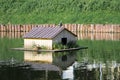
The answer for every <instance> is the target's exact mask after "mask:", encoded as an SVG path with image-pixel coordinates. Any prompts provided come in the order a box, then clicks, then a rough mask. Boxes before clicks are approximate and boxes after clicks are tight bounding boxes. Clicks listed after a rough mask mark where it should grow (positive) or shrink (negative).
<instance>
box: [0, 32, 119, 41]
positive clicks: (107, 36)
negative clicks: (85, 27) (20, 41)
mask: <svg viewBox="0 0 120 80" xmlns="http://www.w3.org/2000/svg"><path fill="white" fill-rule="evenodd" d="M26 33H27V32H0V37H1V38H3V37H8V38H21V37H22V36H23V35H24V34H26ZM76 33H77V36H78V39H89V40H120V33H90V32H86V33H81V32H76Z"/></svg>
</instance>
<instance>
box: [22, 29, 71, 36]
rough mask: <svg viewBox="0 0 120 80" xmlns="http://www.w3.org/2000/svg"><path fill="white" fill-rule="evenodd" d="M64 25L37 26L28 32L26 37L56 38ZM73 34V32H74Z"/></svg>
mask: <svg viewBox="0 0 120 80" xmlns="http://www.w3.org/2000/svg"><path fill="white" fill-rule="evenodd" d="M64 29H65V28H64V27H35V28H33V29H32V30H31V31H30V32H28V33H26V34H25V35H24V36H23V37H24V38H54V37H55V36H56V35H57V34H59V33H60V32H61V31H62V30H64ZM72 34H73V33H72Z"/></svg>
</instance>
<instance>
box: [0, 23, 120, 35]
mask: <svg viewBox="0 0 120 80" xmlns="http://www.w3.org/2000/svg"><path fill="white" fill-rule="evenodd" d="M40 26H43V27H55V26H57V25H55V24H29V25H12V24H9V25H0V32H28V31H30V30H31V29H32V28H33V27H40ZM63 27H65V28H67V29H68V30H70V31H72V32H74V33H75V34H77V32H102V33H103V32H105V33H109V32H114V33H118V32H120V25H119V24H105V25H104V24H63Z"/></svg>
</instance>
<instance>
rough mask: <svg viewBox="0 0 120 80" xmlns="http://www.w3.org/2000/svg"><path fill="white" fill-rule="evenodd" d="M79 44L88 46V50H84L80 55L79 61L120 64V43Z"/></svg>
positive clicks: (84, 42) (101, 41) (97, 42)
mask: <svg viewBox="0 0 120 80" xmlns="http://www.w3.org/2000/svg"><path fill="white" fill-rule="evenodd" d="M78 44H79V45H81V46H87V47H88V49H87V50H82V51H80V52H79V54H78V60H79V61H81V60H83V58H85V59H86V60H89V61H94V60H95V61H103V62H106V61H112V60H115V61H117V62H120V45H119V44H120V41H105V40H93V41H92V40H79V41H78Z"/></svg>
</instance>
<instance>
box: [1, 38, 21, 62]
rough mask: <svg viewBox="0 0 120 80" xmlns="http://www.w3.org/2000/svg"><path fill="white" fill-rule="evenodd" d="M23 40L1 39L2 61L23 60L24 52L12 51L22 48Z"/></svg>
mask: <svg viewBox="0 0 120 80" xmlns="http://www.w3.org/2000/svg"><path fill="white" fill-rule="evenodd" d="M22 44H23V40H22V39H17V38H16V39H9V38H0V48H1V49H0V60H10V59H12V58H13V59H16V60H20V61H21V60H23V52H19V51H14V50H11V48H15V47H22V46H23V45H22Z"/></svg>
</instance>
